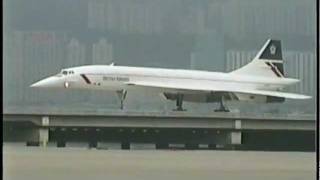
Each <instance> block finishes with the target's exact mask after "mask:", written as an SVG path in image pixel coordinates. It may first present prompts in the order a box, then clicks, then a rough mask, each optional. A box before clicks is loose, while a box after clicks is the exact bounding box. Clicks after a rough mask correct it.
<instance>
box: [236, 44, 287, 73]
mask: <svg viewBox="0 0 320 180" xmlns="http://www.w3.org/2000/svg"><path fill="white" fill-rule="evenodd" d="M231 74H243V75H252V76H266V77H278V78H282V77H284V69H283V59H282V49H281V41H280V40H273V39H268V40H267V42H266V43H265V44H264V45H263V47H262V48H261V50H260V51H259V52H258V53H257V55H256V56H255V58H254V59H253V60H252V61H251V62H250V63H248V64H247V65H245V66H243V67H241V68H239V69H237V70H235V71H232V72H231Z"/></svg>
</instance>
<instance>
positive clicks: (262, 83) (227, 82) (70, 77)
mask: <svg viewBox="0 0 320 180" xmlns="http://www.w3.org/2000/svg"><path fill="white" fill-rule="evenodd" d="M63 71H66V72H67V74H63V73H62V72H63ZM62 72H61V73H59V74H57V75H55V76H52V77H49V78H47V79H44V80H42V81H39V82H37V83H35V84H33V85H32V86H38V87H40V86H41V87H57V88H59V87H64V88H72V89H97V90H99V89H100V90H121V89H128V88H131V87H130V86H129V85H130V82H161V83H179V84H189V85H190V84H192V85H194V86H202V85H210V86H217V87H219V86H224V87H230V88H232V87H235V88H245V89H260V90H279V89H282V88H283V87H284V86H286V85H290V84H292V83H295V82H296V80H295V79H289V78H277V79H275V78H266V77H253V76H247V75H241V76H240V75H233V74H229V73H221V72H208V71H198V70H180V69H178V70H176V69H162V68H145V67H126V66H108V65H89V66H80V67H74V68H68V69H64V70H62ZM69 72H72V73H69Z"/></svg>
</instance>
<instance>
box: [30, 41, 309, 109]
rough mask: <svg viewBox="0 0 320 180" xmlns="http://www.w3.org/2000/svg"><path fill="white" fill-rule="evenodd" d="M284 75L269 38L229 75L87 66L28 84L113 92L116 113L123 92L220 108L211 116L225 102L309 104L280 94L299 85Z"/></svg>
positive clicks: (276, 49) (274, 43) (278, 52)
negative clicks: (147, 93)
mask: <svg viewBox="0 0 320 180" xmlns="http://www.w3.org/2000/svg"><path fill="white" fill-rule="evenodd" d="M298 82H299V80H298V79H292V78H286V77H285V76H284V69H283V59H282V50H281V42H280V41H279V40H272V39H268V40H267V41H266V43H265V44H264V46H263V47H262V49H261V50H260V51H259V52H258V53H257V55H256V56H255V57H254V59H253V60H252V61H251V62H250V63H248V64H246V65H245V66H243V67H241V68H239V69H236V70H234V71H232V72H228V73H222V72H210V71H198V70H182V69H163V68H147V67H127V66H116V65H114V64H113V63H112V64H110V65H87V66H79V67H72V68H67V69H62V70H61V72H60V73H58V74H56V75H54V76H51V77H48V78H45V79H43V80H41V81H39V82H36V83H34V84H32V85H31V87H38V88H64V89H70V90H71V89H93V90H111V91H115V92H117V94H118V96H119V98H120V101H121V109H123V101H124V100H125V98H126V95H127V92H128V91H131V90H132V91H133V90H138V91H137V92H142V93H143V91H144V90H147V91H150V90H153V91H156V92H158V93H159V94H161V95H162V96H163V97H164V98H166V99H168V100H173V101H176V106H177V108H176V109H175V110H177V111H183V110H184V109H183V107H182V103H183V101H189V102H199V103H200V102H202V103H211V102H217V103H220V108H219V109H216V110H215V111H223V112H228V111H229V110H228V109H227V108H226V107H225V105H224V102H225V101H245V102H257V103H281V102H284V100H285V99H286V98H289V99H308V98H311V97H310V96H307V95H301V94H294V93H288V92H282V91H281V90H283V88H284V87H286V86H288V85H292V84H295V83H298Z"/></svg>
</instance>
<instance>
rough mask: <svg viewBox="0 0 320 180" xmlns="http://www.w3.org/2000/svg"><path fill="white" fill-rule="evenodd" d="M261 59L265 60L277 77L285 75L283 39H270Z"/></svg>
mask: <svg viewBox="0 0 320 180" xmlns="http://www.w3.org/2000/svg"><path fill="white" fill-rule="evenodd" d="M259 59H262V60H264V61H265V64H266V65H267V66H268V67H270V69H271V70H272V72H273V73H274V74H275V75H276V76H277V77H284V72H283V60H282V51H281V41H279V40H270V41H269V43H268V44H267V46H266V47H265V49H264V51H263V52H262V53H261V55H260V57H259Z"/></svg>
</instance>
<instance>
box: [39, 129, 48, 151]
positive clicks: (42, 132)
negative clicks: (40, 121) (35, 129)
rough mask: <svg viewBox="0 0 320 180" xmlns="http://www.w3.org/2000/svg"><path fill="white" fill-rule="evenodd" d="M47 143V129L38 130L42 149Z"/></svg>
mask: <svg viewBox="0 0 320 180" xmlns="http://www.w3.org/2000/svg"><path fill="white" fill-rule="evenodd" d="M48 141H49V129H48V128H40V129H39V142H40V144H41V146H42V147H47V144H48Z"/></svg>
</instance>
